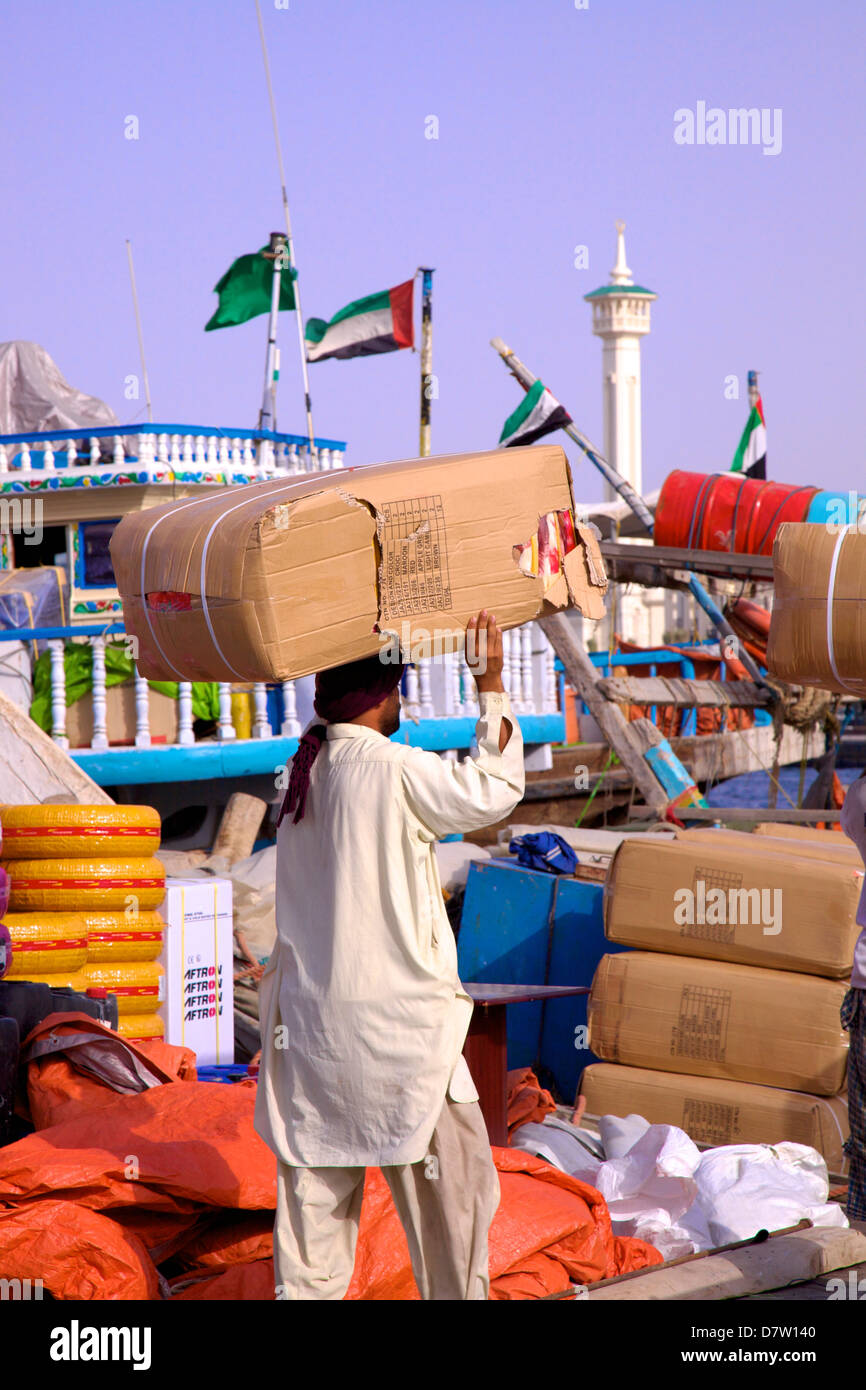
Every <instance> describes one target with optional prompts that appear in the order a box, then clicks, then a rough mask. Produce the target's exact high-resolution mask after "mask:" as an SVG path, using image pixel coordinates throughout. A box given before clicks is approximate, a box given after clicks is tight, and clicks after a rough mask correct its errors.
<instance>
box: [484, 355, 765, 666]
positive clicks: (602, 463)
mask: <svg viewBox="0 0 866 1390" xmlns="http://www.w3.org/2000/svg"><path fill="white" fill-rule="evenodd" d="M490 345H491V347H494V348H495V349H496V351H497V352H498V353H499V356H500V357H501V358H502V360H503V362H504V363H505V365H506V366H507V367H508V369H509V371H510V372H511V375H512V376H513V377H515V378H516V379H517V381H519V382H520V384H521V386H522V387H523V389H524V391H528V390H529V388H530V386H532V385H533V383H534V382H536V381H537V380H538V378H537V377H535V376H533V375H532V373H531V372H530V371H529V369H528V368H527V367H525V366H524V365H523V363H522V362H521V361H520V358H519V357H517V356H516V355H515V354H514V353H513V352H512V351H511V348H509V347H506V345H505V343H504V342H503V341H502V339H501V338H491V339H490ZM563 429H564V430H565V433H566V434H567V435H568V436H569V438H570V439H573V440H574V442H575V444H577V445H578V446H579V448H580V449H582V451H583V452H584V453H585V454H586V456H587V458H588V459H589V461H590V463H593V464H594V465H595V467H596V468H597V469H598V471H599V472H600V473H601V474H602V475H603V476H604V477H605V478H606V479H607V481H608V482H609V483H610V485H611V487H612V488H614V489H615V490H616V491H617V492H618V493H619V495H620V497H622V498H623V500H624V501H625V502H627V503H628V505H629V506H630V507H631V509H632V511H633V512H634V513H635V515H636V516H638V517H639V518H640V520H641V521H642V522H643V524H644V526H645V527H646V529H647V531H648V532H649V534H650V535H652V534H653V530H654V527H655V523H654V521H653V515H652V512H651V511H650V509H649V507H648V506H647V504H646V502H644V500H643V498H642V497H640V496H639V495H638V494H637V493H636V492H635V490H634V488H633V487H632V485H631V483H629V482H627V481H626V479H625V478H623V477H622V475H621V474H620V473H618V472H617V470H616V469H615V468H613V467H612V466H611V465H610V464H609V463H608V462H607V459H605V458H603V457H602V455H601V454H600V453H599V452H598V450H597V449H595V448H593V446H592V445H591V444H590V442H589V440H588V439H587V438H586V436H585V435H584V434H581V432H580V430H579V429H577V427H576V426H575V425H574V424H571V425H563ZM683 578H684V581H685V582H686V583H687V584H688V587H689V589H690V590H691V593H692V594H693V595H694V598H695V601H696V602H697V603H699V604H700V606H701V608H702V609H703V610H704V612H705V613H706V615H707V617H708V618H709V619H710V622H711V623H712V624H713V627H714V628H715V629H716V631H717V632H718V633H719V634H720V635H721V636H723V637H731V638H733V639H734V641H735V642H736V648H735V650H736V651H737V659H738V660H739V661H741V662H742V664H743V666H745V668H746V670H747V671H748V673H749V675H750V676H751V678H752V680H753V681H754V682H755V683H756V684H757V685H762V686H765V685H766V684H767V682H766V680H765V679H764V677H763V676H762V675H761V673H760V671H759V670H758V666H757V663H756V662H755V661H754V660H753V659H752V657H751V656H750V655H749V653H748V652H747V651H741V650H739V647H740V643H739V639H738V638H737V635H736V633H735V632H734V629H733V628H732V627H731V625H730V623H729V622H728V620H727V618H726V617H725V616H724V614H723V613H722V612H721V610H720V608H719V606H718V604H717V603H715V601H714V600H713V599H712V598H711V597H710V595H709V594H708V593H707V591H706V589H705V588H704V586H703V584H702V583H701V582H700V580H699V579H698V577H697V575H694V574H692V573H691V572H689V571H683Z"/></svg>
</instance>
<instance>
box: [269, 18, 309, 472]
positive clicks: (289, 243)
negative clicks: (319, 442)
mask: <svg viewBox="0 0 866 1390" xmlns="http://www.w3.org/2000/svg"><path fill="white" fill-rule="evenodd" d="M256 18H257V19H258V23H259V38H260V39H261V44H262V58H263V60H264V64H265V81H266V83H267V88H268V101H269V102H270V107H271V121H272V123H273V127H274V144H275V145H276V148H277V165H278V167H279V171H280V191H281V195H282V200H283V216H284V217H285V221H286V254H287V256H288V264H289V268H290V270H295V269H296V266H295V243H294V240H293V238H292V219H291V216H290V214H289V196H288V193H287V192H286V170H285V167H284V165H283V147H282V144H281V142H280V127H279V122H278V121H277V108H276V104H275V102H274V87H273V83H272V82H271V65H270V61H269V59H268V48H267V44H266V43H265V29H264V25H263V24H262V7H261V5H260V3H259V0H256ZM293 288H294V292H295V317H296V318H297V322H298V347H299V350H300V354H301V376H302V378H303V382H304V410H305V412H306V416H307V439H308V441H309V451H310V467H311V468H313V467H314V465H315V459H316V440H315V436H314V434H313V402H312V399H311V397H310V374H309V371H308V363H307V349H306V344H305V343H304V316H303V314H302V312H301V290H300V285H299V281H298V278H297V277H296V278H295V280H294V284H293Z"/></svg>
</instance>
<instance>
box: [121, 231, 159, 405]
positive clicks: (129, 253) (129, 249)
mask: <svg viewBox="0 0 866 1390" xmlns="http://www.w3.org/2000/svg"><path fill="white" fill-rule="evenodd" d="M126 257H127V260H128V261H129V283H130V284H131V286H132V305H133V308H134V309H135V331H136V333H137V334H138V355H139V357H140V358H141V375H142V376H143V378H144V399H145V401H146V403H147V419H148V423H149V424H151V425H152V424H153V408H152V406H151V404H150V382H149V380H148V377H147V363H146V362H145V360H144V337H143V335H142V332H141V314H140V312H139V308H138V290H137V288H136V284H135V265H134V264H133V260H132V242H131V241H130V240H129V237H127V238H126Z"/></svg>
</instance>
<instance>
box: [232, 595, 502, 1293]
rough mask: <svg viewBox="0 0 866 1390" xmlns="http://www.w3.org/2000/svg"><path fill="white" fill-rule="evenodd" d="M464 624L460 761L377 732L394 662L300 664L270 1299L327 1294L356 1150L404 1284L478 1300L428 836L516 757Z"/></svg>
mask: <svg viewBox="0 0 866 1390" xmlns="http://www.w3.org/2000/svg"><path fill="white" fill-rule="evenodd" d="M466 635H467V642H466V650H467V662H468V664H469V666H470V669H471V670H472V673H473V675H474V678H475V683H476V686H477V687H478V696H479V702H480V718H479V720H478V724H477V727H476V739H477V743H478V753H477V756H476V757H474V758H466V759H465V760H464V761H463V762H462V763H457V762H449V761H444V760H443V759H441V758H440V757H439V756H438V755H437V754H436V753H430V752H425V751H423V750H422V749H420V748H411V747H409V746H408V745H406V744H400V743H392V742H390V735H391V734H393V733H395V732H396V730H397V728H398V727H399V724H400V686H399V682H400V676H401V675H402V671H403V667H402V666H401V665H399V664H394V663H387V662H383V661H380V660H379V658H378V657H370V658H368V659H366V660H364V661H356V662H352V663H350V664H349V665H348V666H342V667H338V668H337V669H336V670H333V671H326V672H323V673H321V674H320V675H319V676H317V678H316V702H315V708H316V712H317V714H318V715H319V716H320V719H321V720H322V721H323V722H322V723H321V724H316V725H312V726H311V727H310V728H309V729H308V730H307V731H306V733H305V734H304V736H303V738H302V740H301V743H300V745H299V748H298V751H297V753H296V754H295V757H294V759H293V762H292V772H291V777H290V781H289V788H288V791H287V793H286V798H285V801H284V802H283V807H282V810H281V812H280V820H279V821H278V827H279V828H278V836H277V884H276V889H277V892H276V903H277V942H276V946H275V948H274V952H273V955H272V956H271V959H270V962H269V964H268V969H267V971H266V972H265V975H264V977H263V979H262V982H261V986H260V995H261V1019H262V1060H261V1069H260V1073H259V1085H258V1093H257V1097H256V1119H255V1124H256V1129H257V1130H258V1133H259V1134H260V1135H261V1136H262V1138H263V1139H264V1140H265V1142H266V1143H267V1144H268V1145H269V1146H270V1147H271V1148H272V1149H273V1150H274V1152H275V1154H276V1155H277V1159H278V1175H277V1219H276V1225H275V1229H274V1271H275V1282H276V1286H277V1296H278V1297H280V1298H288V1299H341V1298H343V1297H344V1295H345V1293H346V1290H347V1289H348V1287H349V1282H350V1280H351V1277H352V1269H353V1264H354V1257H355V1243H356V1239H357V1234H358V1220H359V1216H360V1212H361V1198H362V1195H363V1189H364V1171H365V1168H367V1167H368V1166H377V1167H381V1169H382V1172H383V1174H384V1176H385V1179H386V1181H387V1183H388V1186H389V1188H390V1190H391V1195H392V1197H393V1200H394V1205H395V1207H396V1208H397V1213H398V1215H399V1217H400V1221H401V1223H402V1225H403V1229H404V1231H405V1233H406V1239H407V1242H408V1245H409V1253H410V1256H411V1260H412V1269H413V1272H414V1275H415V1280H416V1283H417V1285H418V1288H419V1290H420V1293H421V1297H422V1298H424V1299H486V1298H487V1294H488V1288H489V1276H488V1260H487V1232H488V1228H489V1226H490V1222H491V1221H492V1219H493V1215H494V1213H495V1211H496V1208H497V1205H498V1202H499V1182H498V1179H497V1175H496V1170H495V1168H494V1165H493V1161H492V1158H491V1154H490V1145H489V1141H488V1137H487V1130H486V1127H485V1124H484V1120H483V1118H482V1115H481V1111H480V1107H479V1105H478V1093H477V1091H476V1090H475V1087H474V1085H473V1083H472V1078H471V1076H470V1075H469V1069H468V1067H467V1066H466V1062H465V1061H464V1059H463V1056H462V1048H463V1043H464V1040H465V1037H466V1032H467V1029H468V1027H469V1019H470V1016H471V1013H472V1001H471V1000H470V999H469V997H468V996H467V994H466V993H465V991H464V989H463V986H462V985H461V983H460V979H459V977H458V974H457V949H456V944H455V941H454V936H453V934H452V931H451V928H450V925H449V922H448V918H447V916H446V913H445V907H444V902H443V898H442V889H441V885H440V882H439V874H438V871H437V867H436V858H435V853H434V844H435V842H436V840H437V839H439V838H441V837H442V836H443V835H449V834H454V833H458V832H461V831H469V830H477V829H480V828H481V827H482V826H486V825H493V824H495V823H496V822H497V821H499V820H502V819H503V817H505V816H507V815H508V814H509V813H510V812H511V811H512V810H513V809H514V808H515V806H516V805H517V803H518V802H519V801H520V799H521V797H522V796H523V789H524V770H523V740H522V738H521V734H520V728H519V725H518V723H517V721H516V719H514V718H513V717H511V710H510V706H509V703H508V696H507V694H506V693H505V689H504V687H503V684H502V666H503V655H502V633H501V632H500V631H499V628H498V627H497V624H496V619H495V617H494V616H493V615H492V614H490V615H488V614H487V612H486V611H482V612H481V613H480V614H479V615H478V617H477V618H473V619H472V620H471V621H470V623H469V624H468V626H467V633H466ZM287 812H294V816H293V817H290V816H289V815H287V814H286V813H287Z"/></svg>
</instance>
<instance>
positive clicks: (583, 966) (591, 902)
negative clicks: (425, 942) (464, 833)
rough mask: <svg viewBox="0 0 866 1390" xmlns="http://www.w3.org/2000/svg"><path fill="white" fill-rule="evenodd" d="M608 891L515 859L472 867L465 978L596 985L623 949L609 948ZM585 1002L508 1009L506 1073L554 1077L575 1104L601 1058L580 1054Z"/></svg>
mask: <svg viewBox="0 0 866 1390" xmlns="http://www.w3.org/2000/svg"><path fill="white" fill-rule="evenodd" d="M603 895H604V887H603V885H602V884H600V883H585V882H583V881H582V880H580V879H574V878H558V877H556V876H554V875H553V874H545V873H539V872H537V871H536V870H534V869H522V868H520V867H519V866H518V865H516V864H514V863H512V862H510V861H509V860H506V859H503V860H499V859H496V860H493V861H492V862H491V861H486V860H485V861H481V862H475V863H473V864H472V865H471V866H470V869H469V877H468V880H467V883H466V896H465V899H464V902H463V915H462V917H461V922H460V933H459V936H458V939H457V959H458V965H459V969H460V978H461V979H462V980H465V981H467V982H478V983H485V982H487V983H495V984H503V985H591V984H592V978H593V975H594V974H595V970H596V966H597V965H598V963H599V961H600V960H601V958H602V956H604V955H608V954H612V953H613V952H615V951H620V950H625V949H627V948H626V947H622V946H617V945H615V944H614V943H613V942H610V941H606V940H605V936H604V921H603V916H602V903H603ZM586 1005H587V996H586V995H575V996H573V997H567V998H563V999H550V1000H548V1001H547V1002H546V1003H545V1004H541V1003H538V1004H513V1005H511V1006H510V1008H509V1009H508V1015H507V1017H508V1066H509V1069H512V1068H516V1067H529V1066H533V1065H534V1064H535V1063H536V1062H538V1063H540V1065H542V1066H544V1067H547V1068H548V1070H549V1071H550V1072H551V1073H552V1075H553V1078H554V1081H555V1083H556V1086H557V1087H558V1089H559V1092H560V1094H561V1095H562V1096H563V1098H564V1099H565V1100H566V1101H569V1102H570V1101H571V1100H572V1099H573V1098H574V1096H575V1095H576V1093H577V1087H578V1083H579V1081H580V1076H581V1073H582V1071H583V1069H584V1067H586V1066H589V1065H590V1063H591V1062H597V1061H598V1060H599V1058H597V1057H596V1056H594V1054H593V1053H591V1052H589V1051H588V1050H579V1049H578V1048H576V1047H575V1038H576V1030H577V1029H578V1028H585V1027H586V1021H587V1018H586Z"/></svg>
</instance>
